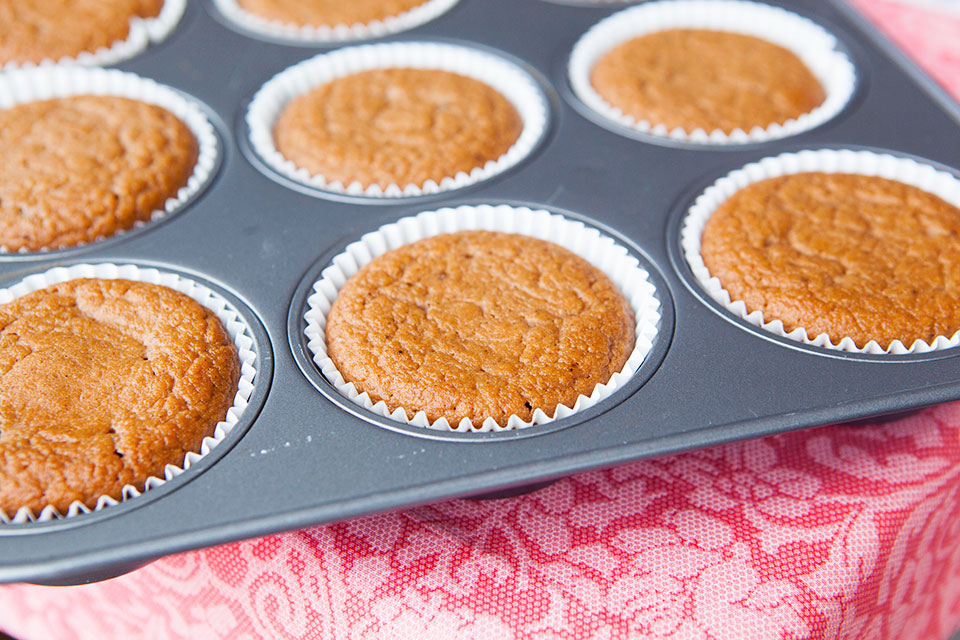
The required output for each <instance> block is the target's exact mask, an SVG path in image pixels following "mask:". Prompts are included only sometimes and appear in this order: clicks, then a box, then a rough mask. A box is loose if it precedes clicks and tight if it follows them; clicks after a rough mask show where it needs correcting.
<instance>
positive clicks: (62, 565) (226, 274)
mask: <svg viewBox="0 0 960 640" xmlns="http://www.w3.org/2000/svg"><path fill="white" fill-rule="evenodd" d="M644 4H649V3H644ZM768 4H771V5H773V6H777V7H782V8H784V9H787V10H789V11H792V12H794V13H797V14H799V15H801V16H803V17H806V18H809V19H810V20H812V21H813V22H815V23H816V24H818V25H820V26H822V27H823V28H824V29H825V30H826V31H828V32H830V33H832V34H834V35H836V36H837V37H838V38H839V39H840V41H841V48H842V49H843V50H844V51H845V52H847V53H848V57H850V59H851V60H853V62H854V65H855V67H856V72H857V88H856V95H855V97H854V99H853V100H852V101H851V102H850V103H849V104H848V105H847V106H846V108H845V109H844V110H843V111H841V112H840V113H839V114H838V115H837V116H836V117H834V118H833V119H831V120H829V121H828V122H825V123H823V124H822V125H820V126H818V127H816V128H814V129H811V130H808V131H804V132H802V133H798V134H797V135H795V136H792V137H789V138H784V139H781V140H772V141H768V142H765V143H762V144H752V145H743V146H737V145H723V146H720V147H709V148H708V147H706V146H704V145H699V146H694V145H681V144H673V143H671V144H649V143H647V142H645V141H644V139H641V138H639V137H630V136H625V135H622V134H621V133H620V132H617V131H614V130H611V129H610V128H607V127H605V126H601V125H598V124H597V122H595V121H594V120H593V119H591V118H589V117H585V116H584V113H583V112H582V109H581V107H580V106H578V102H577V101H576V99H574V98H572V94H571V92H570V89H569V87H568V86H566V83H567V80H566V75H567V74H566V67H567V63H568V61H569V58H570V55H571V51H572V48H573V46H574V44H575V43H576V42H577V40H579V38H580V37H581V36H582V35H583V34H584V33H586V32H587V31H588V30H589V29H590V28H591V27H592V26H594V25H595V24H597V23H598V22H599V21H601V20H602V19H604V18H606V17H608V16H610V15H612V14H613V13H615V12H617V11H620V10H623V9H624V8H625V7H626V6H633V5H622V4H618V3H591V4H590V5H589V6H587V5H576V6H575V5H573V4H560V3H555V2H546V1H543V0H524V1H522V2H521V1H518V0H459V1H458V2H457V3H456V4H455V5H454V6H452V7H451V8H450V9H449V10H448V11H446V12H445V13H443V14H442V15H440V16H437V17H436V18H435V19H433V20H431V21H429V22H427V23H424V24H421V25H419V26H417V27H416V28H413V29H411V30H409V31H405V32H403V33H399V34H395V35H392V36H390V37H389V38H388V39H386V40H383V39H381V40H378V42H394V41H397V42H423V41H432V42H445V43H449V44H454V45H462V46H468V47H476V48H479V49H481V50H489V51H496V52H503V54H504V57H505V58H507V59H508V60H515V61H518V62H519V63H521V65H522V67H523V68H524V69H529V70H530V73H531V75H532V76H533V77H534V78H535V79H537V82H538V83H545V84H547V85H549V84H552V85H553V88H551V87H549V86H543V87H542V88H543V90H544V93H545V95H547V101H548V103H549V109H550V125H549V127H550V130H549V133H548V134H547V135H546V136H545V137H544V138H543V140H542V141H541V142H540V143H539V146H537V148H536V150H535V152H534V153H533V154H531V155H530V156H529V157H527V159H525V160H524V161H523V162H520V163H518V164H517V165H515V166H513V167H512V168H510V169H509V170H507V171H505V172H503V173H502V174H499V175H497V176H496V178H495V179H491V180H487V181H483V182H479V183H477V184H474V185H471V186H470V187H469V190H452V191H449V192H444V193H439V194H435V195H433V196H430V198H429V202H427V201H426V198H423V199H421V198H414V199H403V198H393V199H389V200H388V201H385V202H379V203H378V206H370V204H369V202H368V201H367V200H363V199H350V198H339V199H338V198H328V197H324V198H318V197H315V195H316V194H310V193H307V192H305V191H306V190H296V189H292V188H288V187H287V186H284V185H283V184H278V183H277V182H276V181H274V180H273V179H272V178H271V177H269V176H268V175H266V174H265V173H264V172H261V171H260V169H259V168H258V167H256V166H254V164H253V163H252V162H250V161H249V159H248V158H247V157H245V155H244V154H243V153H242V152H241V151H242V148H243V145H244V138H245V137H246V131H245V130H243V129H242V127H239V126H238V127H236V128H234V129H232V130H231V131H229V132H226V133H224V135H223V136H222V146H223V149H222V152H221V155H222V158H223V160H222V166H221V168H220V170H219V172H218V174H217V176H216V178H215V180H214V181H213V182H212V184H211V185H210V186H209V187H208V188H207V189H206V190H205V192H204V194H203V196H202V197H198V198H196V199H195V200H193V201H192V202H191V203H190V204H189V206H188V207H186V208H185V210H184V211H183V212H182V213H181V214H177V215H175V216H171V217H170V218H169V219H168V220H166V221H164V222H163V223H162V224H153V225H148V226H147V227H146V228H148V229H150V233H141V232H137V233H129V234H126V235H125V236H123V241H122V242H121V241H116V242H111V241H104V242H99V243H94V244H91V245H87V246H85V247H84V248H83V251H84V254H83V258H84V260H85V261H88V262H112V263H117V264H126V263H134V264H140V265H153V266H156V267H157V268H159V269H161V270H171V271H175V272H177V273H182V274H184V275H186V276H187V277H189V278H195V279H198V280H202V281H204V282H209V283H211V284H213V285H215V287H214V288H215V289H216V290H218V291H220V292H222V293H223V294H224V296H225V297H227V298H228V299H229V300H231V301H234V302H235V305H236V306H237V307H238V308H239V309H241V310H242V311H243V312H246V311H249V313H250V318H251V324H253V325H254V328H255V329H256V327H257V326H261V325H262V329H263V333H262V335H261V336H260V337H258V338H257V341H258V345H259V344H260V340H261V339H262V341H263V342H262V348H261V351H260V356H261V358H262V359H263V360H264V366H262V367H258V378H259V376H260V374H261V373H262V372H264V371H267V370H268V366H267V365H269V364H272V367H273V370H272V374H265V375H266V376H267V377H265V378H260V382H264V383H266V384H269V393H267V392H266V389H265V387H259V386H258V391H257V392H256V393H259V392H260V391H259V390H260V389H263V393H264V396H263V398H262V401H261V404H260V405H259V407H260V408H259V412H258V413H257V415H256V417H255V419H253V421H252V423H251V424H249V426H248V427H247V428H246V431H245V432H244V433H243V434H239V433H236V432H234V433H233V434H231V436H230V438H229V439H228V440H227V441H225V442H224V445H229V446H223V447H217V448H216V449H214V451H213V452H212V454H211V455H212V456H216V459H215V461H214V459H211V458H205V459H203V460H201V461H200V462H199V463H198V467H196V468H193V469H190V470H188V471H187V473H184V474H182V475H181V476H180V477H179V478H177V479H175V481H172V482H168V483H167V484H166V485H164V486H162V487H159V488H158V489H156V490H152V491H151V492H150V493H148V494H147V495H144V496H141V497H139V498H135V499H132V500H129V501H128V502H127V503H124V504H120V505H116V506H114V507H109V508H106V509H104V510H103V511H101V512H97V513H92V514H84V515H81V516H77V517H75V518H69V519H66V520H62V521H58V522H49V523H27V524H22V525H10V526H0V581H3V582H12V581H31V582H41V583H56V584H67V583H72V582H84V581H89V580H92V579H98V578H103V577H106V576H109V575H112V574H116V573H118V572H122V571H125V570H129V569H131V568H133V567H135V566H137V565H141V564H144V563H146V562H148V561H150V560H152V559H154V558H157V557H160V556H163V555H167V554H171V553H177V552H181V551H186V550H189V549H195V548H200V547H206V546H210V545H215V544H220V543H224V542H228V541H231V540H237V539H242V538H248V537H252V536H258V535H265V534H269V533H274V532H279V531H286V530H290V529H296V528H301V527H304V526H309V525H314V524H319V523H323V522H331V521H337V520H343V519H346V518H351V517H355V516H359V515H363V514H367V513H373V512H378V511H384V510H388V509H395V508H402V507H408V506H412V505H416V504H422V503H426V502H431V501H436V500H442V499H446V498H451V497H455V496H468V495H477V494H483V493H489V492H492V491H497V490H503V489H511V488H516V487H520V486H523V485H530V484H535V483H538V482H545V481H548V480H551V479H554V478H558V477H562V476H564V475H569V474H571V473H575V472H578V471H583V470H587V469H592V468H598V467H604V466H612V465H615V464H619V463H624V462H628V461H631V460H636V459H639V458H643V457H649V456H655V455H664V454H668V453H672V452H676V451H681V450H686V449H693V448H697V447H705V446H710V445H714V444H718V443H722V442H729V441H732V440H740V439H746V438H755V437H759V436H763V435H768V434H773V433H780V432H785V431H789V430H795V429H801V428H806V427H812V426H817V425H821V424H828V423H835V422H846V421H850V420H857V419H862V418H866V417H869V416H879V415H883V414H891V413H896V412H901V411H908V410H911V409H915V408H918V407H922V406H927V405H931V404H935V403H939V402H946V401H951V400H958V399H960V364H958V363H960V360H958V359H957V358H955V357H953V356H954V355H957V354H960V351H958V350H957V349H947V350H944V351H940V352H934V353H929V354H915V355H903V356H884V355H880V356H870V355H861V354H848V353H844V352H834V351H830V352H829V354H826V355H827V357H824V356H825V354H824V353H822V352H824V351H826V350H823V349H819V348H818V347H813V346H807V345H803V344H800V343H793V344H790V345H788V344H786V342H788V341H786V340H784V339H781V338H779V337H777V336H773V335H772V334H765V332H763V331H761V330H759V329H748V330H744V326H742V324H741V321H739V320H738V319H736V318H733V317H732V316H730V315H729V314H728V313H727V312H726V311H720V310H718V309H717V308H716V307H715V306H714V305H713V304H712V303H710V302H709V301H708V300H705V298H706V296H705V295H704V294H703V292H702V291H701V290H700V289H699V287H698V285H695V284H693V285H692V284H691V283H693V282H694V281H692V280H690V279H689V277H688V275H687V274H686V273H685V272H684V271H683V267H682V265H681V264H679V263H678V262H677V260H676V258H677V257H678V254H677V248H678V246H679V244H678V239H677V238H678V235H677V234H678V233H679V232H678V225H679V221H680V219H681V218H682V213H681V212H682V211H685V210H686V209H687V208H688V207H689V205H690V203H691V202H692V201H693V200H694V199H695V198H696V197H697V196H698V195H699V194H700V193H701V192H703V191H704V190H705V189H706V188H707V187H708V186H709V185H710V184H711V183H713V182H714V181H715V180H716V179H717V178H719V177H722V176H724V175H726V174H728V173H730V172H731V171H734V170H736V169H738V168H740V167H743V166H745V165H747V164H749V163H751V162H754V161H756V160H759V159H761V158H764V157H768V156H778V155H780V154H782V153H784V152H797V151H802V150H804V149H820V148H853V149H858V148H869V149H881V150H887V151H889V152H891V153H894V154H896V155H901V156H907V157H912V156H916V157H918V158H921V159H923V160H924V161H926V162H930V163H932V164H934V165H937V166H940V165H942V166H943V167H945V168H947V169H950V170H952V171H956V168H957V166H958V164H960V157H958V154H957V149H960V126H958V123H960V108H958V106H957V105H956V104H954V103H953V102H952V101H951V100H950V99H949V98H948V97H946V95H945V94H944V93H943V91H942V90H940V89H939V88H937V87H936V85H934V84H933V83H932V81H930V80H929V79H928V78H926V77H925V76H923V74H922V73H920V72H919V71H918V70H917V69H916V67H914V66H913V65H912V64H911V63H909V62H908V61H906V59H905V58H904V57H903V56H902V55H901V54H900V53H898V52H897V51H896V50H895V49H894V48H893V46H892V45H891V44H889V42H888V41H887V40H885V39H883V38H882V37H881V36H879V35H878V34H877V33H876V31H874V30H873V28H872V27H870V26H869V25H868V24H867V23H866V22H864V21H863V20H862V18H860V17H859V16H857V15H856V14H855V13H854V12H853V11H852V10H851V9H849V8H848V7H847V6H846V5H844V4H843V3H842V2H841V0H826V1H824V2H818V3H810V2H808V1H806V0H770V1H769V3H768ZM215 16H216V9H215V8H214V7H213V6H212V0H207V1H206V2H202V3H197V2H194V3H189V4H188V6H187V8H186V12H185V14H184V16H183V18H182V20H181V22H180V26H179V27H178V28H177V29H176V30H174V32H173V33H172V34H171V35H170V36H169V37H168V38H167V39H166V40H165V41H164V43H163V45H162V46H158V47H156V48H151V49H148V50H147V51H146V52H145V53H143V54H141V55H138V56H136V57H134V58H132V59H130V60H128V61H125V62H123V63H122V64H121V65H120V66H121V68H122V69H123V70H125V71H131V72H134V73H137V74H138V75H140V76H143V77H147V78H153V79H155V80H156V81H157V82H160V83H162V84H164V85H167V86H170V87H173V88H174V89H177V90H179V91H182V92H184V93H185V94H186V95H189V96H192V97H195V98H196V99H197V100H198V101H199V102H200V103H202V104H205V105H207V106H208V107H209V109H210V111H211V113H212V116H211V120H212V121H213V122H214V123H218V122H229V123H238V122H242V121H243V118H244V114H245V111H246V105H245V104H244V101H245V100H246V99H247V98H249V97H251V96H253V95H254V94H255V93H256V92H257V91H258V89H259V88H260V87H261V86H263V84H264V83H265V82H267V81H268V80H269V79H270V78H272V77H274V76H275V75H277V74H278V73H279V72H281V71H283V70H284V69H287V68H289V67H291V66H293V65H295V64H297V63H299V62H301V61H303V60H307V59H309V58H312V57H314V56H316V55H317V54H318V53H321V52H324V51H330V50H332V49H333V47H331V46H329V45H319V44H318V45H302V46H294V45H290V44H279V43H276V42H271V41H267V40H264V39H262V38H253V37H249V36H247V35H245V34H244V33H241V32H239V31H237V30H235V29H233V28H230V27H227V26H225V25H224V24H223V23H222V21H221V18H220V17H215ZM367 43H368V42H364V43H363V44H367ZM354 44H361V43H359V42H358V43H351V45H350V46H354ZM543 78H549V79H550V81H549V82H546V81H544V80H542V79H543ZM865 78H866V79H868V82H865V81H864V79H865ZM541 86H542V85H541ZM554 91H557V92H558V93H559V94H560V95H561V96H562V99H561V100H556V101H555V102H554V101H553V98H552V95H553V92H554ZM488 203H493V204H507V205H513V206H519V207H523V206H526V207H530V208H532V209H540V208H542V209H547V210H549V211H551V212H557V213H561V214H563V215H564V216H565V217H568V218H573V219H579V220H582V221H584V222H585V223H586V224H587V225H588V226H590V227H594V228H596V229H598V230H599V231H600V232H601V233H603V234H605V235H607V236H610V237H613V238H615V239H616V240H617V242H618V243H619V244H621V245H622V246H624V247H626V248H628V250H629V252H630V253H631V254H632V255H634V256H635V257H636V258H637V259H638V260H639V261H640V262H641V263H642V264H643V265H644V266H645V267H646V268H647V270H648V272H649V273H650V276H651V278H652V280H653V281H654V284H655V285H656V287H657V290H658V295H660V296H661V301H662V303H663V304H662V308H663V310H664V314H665V315H664V320H663V324H662V325H661V332H660V334H659V337H658V340H657V342H656V343H655V344H654V350H653V351H652V352H651V354H649V355H648V356H647V360H646V361H645V362H644V364H643V365H642V366H641V367H640V370H639V372H638V373H637V375H635V376H634V377H633V378H632V379H631V380H630V382H629V383H628V384H627V385H626V386H625V387H624V388H621V389H619V390H618V391H617V392H616V393H615V394H613V396H611V397H610V398H607V399H606V400H605V401H603V402H601V403H598V404H597V405H596V406H594V407H592V408H590V409H588V410H586V411H583V412H580V413H577V414H574V415H572V416H570V417H569V418H565V419H563V420H558V421H556V422H553V423H550V424H544V425H534V426H532V427H529V428H526V429H522V430H515V431H508V432H499V433H451V434H446V433H441V432H429V433H427V430H424V429H421V428H420V427H413V426H408V425H396V426H394V425H390V424H387V422H388V421H387V420H385V419H383V418H381V417H380V416H375V415H369V414H367V413H365V409H362V408H360V407H358V406H356V405H352V403H350V402H349V401H348V400H345V399H343V398H342V397H341V396H339V394H338V393H337V392H336V391H335V390H334V389H333V387H332V386H330V385H329V383H327V382H326V381H325V379H323V378H322V376H320V374H319V371H318V370H317V369H316V367H315V366H314V365H313V363H312V362H311V361H310V359H309V358H308V357H306V354H307V352H306V351H304V350H305V348H306V345H305V343H304V340H303V338H302V336H303V309H304V304H305V299H306V296H307V295H309V294H308V293H307V292H308V290H309V287H310V285H311V284H312V282H313V281H314V280H315V279H316V276H317V275H318V274H319V273H320V271H322V270H323V268H324V267H325V266H326V265H327V264H328V263H329V261H330V260H331V258H332V257H333V256H334V255H335V254H337V253H339V252H341V251H342V250H343V248H344V247H346V246H347V245H348V244H350V243H351V242H353V241H355V240H357V239H358V238H360V237H362V236H363V234H365V233H367V232H369V231H371V230H374V229H378V228H380V227H381V226H383V225H386V224H390V223H393V222H396V221H397V220H400V219H402V218H405V217H408V216H416V215H418V214H420V213H421V212H424V211H432V210H439V209H444V208H447V207H458V206H462V205H482V204H488ZM62 260H63V258H62V256H60V255H56V254H53V253H51V254H32V255H28V256H24V257H22V258H19V257H18V258H16V259H6V260H0V288H2V287H6V286H10V285H11V284H13V283H15V282H17V281H19V280H20V279H22V278H23V277H24V276H25V275H26V274H28V273H34V272H39V271H45V270H47V269H48V268H50V267H53V266H56V265H58V264H60V263H61V261H62ZM764 334H765V335H764ZM301 369H303V370H301ZM305 373H306V375H304V374H305ZM318 389H320V390H318ZM252 406H253V404H251V407H252ZM244 419H247V418H246V414H245V417H244ZM251 419H252V418H251ZM417 430H419V431H417ZM424 435H425V436H427V437H417V436H424ZM200 465H203V466H200ZM198 469H202V471H203V472H202V473H193V471H196V470H198ZM151 493H152V494H153V495H150V494H151Z"/></svg>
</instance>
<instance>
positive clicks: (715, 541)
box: [0, 0, 960, 640]
mask: <svg viewBox="0 0 960 640" xmlns="http://www.w3.org/2000/svg"><path fill="white" fill-rule="evenodd" d="M856 2H857V4H858V5H860V6H861V7H862V8H863V9H864V10H865V11H866V12H867V13H868V14H869V15H870V16H871V17H872V18H873V19H875V20H876V21H877V22H878V23H880V24H881V25H883V26H885V27H886V28H888V29H889V30H891V31H892V32H893V33H894V34H895V36H896V37H897V39H898V41H899V42H900V43H901V45H902V46H903V47H904V48H905V49H907V50H908V51H909V52H911V53H912V54H913V55H915V56H916V57H917V58H918V59H919V60H920V61H921V63H923V64H924V65H925V66H926V67H927V68H928V69H929V70H930V72H931V73H932V74H933V75H934V76H935V77H937V78H939V79H940V80H941V82H943V83H944V85H945V86H946V87H947V88H948V89H949V90H950V91H952V92H953V93H954V95H956V96H957V97H958V98H960V18H955V17H948V16H945V15H942V14H941V15H938V14H937V13H935V12H931V11H922V10H917V9H912V8H909V7H907V6H904V5H901V4H898V3H896V2H882V1H878V0H856ZM958 626H960V403H958V404H952V405H944V406H941V407H938V408H933V409H928V410H926V411H924V412H922V413H920V414H917V415H915V416H913V417H910V418H907V419H904V420H900V421H897V422H893V423H889V424H886V425H876V426H872V427H823V428H819V429H812V430H808V431H803V432H799V433H792V434H787V435H781V436H774V437H769V438H764V439H760V440H754V441H749V442H740V443H733V444H728V445H724V446H720V447H714V448H711V449H707V450H703V451H698V452H694V453H686V454H681V455H676V456H671V457H668V458H661V459H656V460H645V461H641V462H637V463H634V464H630V465H626V466H623V467H619V468H616V469H610V470H606V471H597V472H591V473H585V474H581V475H578V476H576V477H573V478H568V479H566V480H562V481H560V482H558V483H556V484H554V485H552V486H550V487H548V488H546V489H543V490H540V491H537V492H535V493H533V494H530V495H527V496H523V497H518V498H511V499H506V500H498V501H488V502H472V501H461V500H454V501H451V502H446V503H442V504H438V505H434V506H431V507H425V508H420V509H414V510H410V511H406V512H398V513H390V514H384V515H378V516H373V517H368V518H361V519H357V520H353V521H349V522H346V523H342V524H336V525H331V526H324V527H315V528H312V529H306V530H303V531H299V532H295V533H288V534H284V535H278V536H270V537H267V538H262V539H258V540H251V541H246V542H241V543H236V544H230V545H225V546H222V547H216V548H212V549H206V550H202V551H196V552H193V553H187V554H182V555H178V556H173V557H169V558H165V559H163V560H159V561H157V562H155V563H154V564H152V565H150V566H148V567H145V568H143V569H141V570H139V571H136V572H134V573H132V574H129V575H127V576H123V577H121V578H117V579H114V580H110V581H107V582H103V583H99V584H94V585H88V586H83V587H70V588H50V587H36V586H31V585H7V586H0V628H2V629H4V630H5V631H7V632H8V633H10V634H12V635H14V636H16V637H18V638H21V639H23V640H40V639H44V640H46V639H57V638H95V639H101V638H147V639H149V638H164V639H167V638H170V639H175V638H185V639H186V638H189V639H206V638H238V639H239V638H310V639H314V638H316V639H325V640H326V639H333V638H384V639H391V638H396V639H406V640H425V639H427V638H444V639H449V640H460V639H462V640H467V639H470V640H473V639H486V638H490V639H502V638H514V637H515V638H523V639H527V640H546V639H553V638H562V639H569V640H573V639H580V638H593V639H596V640H601V639H603V640H613V639H616V638H628V637H630V638H633V637H653V638H671V639H677V640H681V639H683V640H687V639H704V640H727V639H740V638H758V639H766V638H779V639H797V640H798V639H801V638H804V639H807V638H809V639H833V638H845V639H854V638H857V639H864V640H866V639H874V638H919V639H923V638H931V639H937V640H940V639H944V638H946V637H947V636H948V635H949V634H950V633H951V632H952V631H954V630H955V629H956V628H957V627H958Z"/></svg>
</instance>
